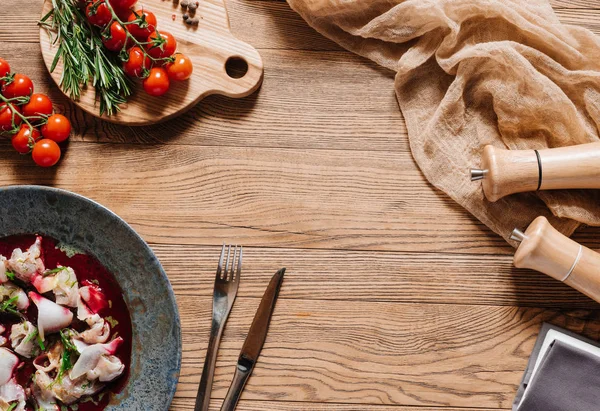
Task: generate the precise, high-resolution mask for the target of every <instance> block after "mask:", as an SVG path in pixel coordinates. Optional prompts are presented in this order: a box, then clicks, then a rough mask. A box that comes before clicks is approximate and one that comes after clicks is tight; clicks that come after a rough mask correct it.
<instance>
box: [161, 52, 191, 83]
mask: <svg viewBox="0 0 600 411" xmlns="http://www.w3.org/2000/svg"><path fill="white" fill-rule="evenodd" d="M173 57H174V58H175V61H174V62H173V63H169V64H167V74H168V75H169V79H171V80H178V81H181V80H187V79H189V78H190V77H191V76H192V71H194V67H193V66H192V61H191V60H190V59H189V58H188V57H187V56H186V55H184V54H181V53H177V54H175V55H174V56H173Z"/></svg>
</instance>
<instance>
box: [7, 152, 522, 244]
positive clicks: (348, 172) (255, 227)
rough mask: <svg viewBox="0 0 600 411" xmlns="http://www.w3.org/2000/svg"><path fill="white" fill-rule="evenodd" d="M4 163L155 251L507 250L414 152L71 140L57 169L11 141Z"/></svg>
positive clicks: (12, 177)
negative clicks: (73, 196)
mask: <svg viewBox="0 0 600 411" xmlns="http://www.w3.org/2000/svg"><path fill="white" fill-rule="evenodd" d="M0 158H1V160H0V165H3V166H4V167H6V168H7V173H6V174H3V175H0V184H3V185H6V184H15V183H23V184H30V183H38V184H39V183H41V184H48V185H54V186H57V187H64V188H69V189H71V190H74V191H76V192H78V193H80V194H82V195H86V196H89V197H91V198H93V199H98V200H101V201H102V203H103V204H104V205H106V206H107V207H109V208H111V209H113V210H114V211H115V212H116V213H117V214H119V215H120V216H122V217H123V218H125V219H126V220H127V221H128V222H129V223H130V224H132V225H133V227H134V228H135V229H137V230H138V231H139V232H140V233H141V234H142V236H143V237H144V238H145V239H146V240H148V241H151V242H155V243H166V244H206V245H218V244H221V243H222V242H223V241H230V240H231V239H237V241H239V242H240V243H242V244H243V245H254V246H261V245H262V246H285V247H294V248H346V249H362V250H395V251H421V252H424V251H452V252H462V253H464V252H468V253H471V252H478V253H492V252H494V253H495V252H499V251H500V252H504V253H511V252H512V248H511V247H510V246H509V245H508V244H506V243H505V242H504V241H503V240H502V239H501V238H500V237H499V236H496V235H493V234H492V233H490V232H489V231H488V230H487V229H486V228H484V226H483V225H482V224H481V223H479V222H477V221H476V220H475V218H474V217H472V216H471V215H470V214H468V213H466V212H464V211H463V210H462V208H460V206H458V205H457V204H456V203H454V202H453V201H452V200H450V199H449V198H448V197H445V196H444V195H442V194H441V193H439V192H437V191H435V190H433V189H431V187H429V186H428V184H427V183H426V181H425V179H424V177H423V176H422V175H421V174H420V172H419V171H418V170H417V168H416V166H415V165H414V164H413V161H412V158H411V157H410V155H409V154H408V153H394V154H392V153H384V152H366V151H364V152H358V151H328V150H295V149H294V150H291V149H263V148H259V149H254V148H232V147H191V146H178V145H152V146H140V145H125V144H89V143H85V144H83V143H82V144H77V143H74V144H71V145H70V146H69V149H68V150H67V152H66V154H65V156H64V158H63V160H62V162H61V164H60V166H59V167H57V168H55V169H53V170H52V171H51V172H50V173H49V172H48V171H47V170H43V169H40V168H38V167H36V166H35V165H34V164H33V163H32V162H31V161H30V159H28V158H20V157H19V156H18V155H17V154H16V153H14V152H13V151H12V150H11V148H9V147H8V146H7V145H2V146H0ZM143 159H149V160H148V161H144V160H143ZM10 167H13V168H12V171H11V170H10ZM89 170H94V171H93V173H90V172H89ZM432 215H435V216H436V218H435V219H432Z"/></svg>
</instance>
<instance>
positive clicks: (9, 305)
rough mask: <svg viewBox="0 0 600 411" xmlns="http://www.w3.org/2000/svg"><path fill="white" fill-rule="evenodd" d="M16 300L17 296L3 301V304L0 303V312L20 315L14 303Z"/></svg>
mask: <svg viewBox="0 0 600 411" xmlns="http://www.w3.org/2000/svg"><path fill="white" fill-rule="evenodd" d="M18 299H19V296H18V295H16V296H14V297H13V298H9V299H8V300H6V301H4V302H3V303H0V311H2V312H5V313H9V314H14V315H21V313H20V312H19V310H18V309H17V304H16V301H17V300H18Z"/></svg>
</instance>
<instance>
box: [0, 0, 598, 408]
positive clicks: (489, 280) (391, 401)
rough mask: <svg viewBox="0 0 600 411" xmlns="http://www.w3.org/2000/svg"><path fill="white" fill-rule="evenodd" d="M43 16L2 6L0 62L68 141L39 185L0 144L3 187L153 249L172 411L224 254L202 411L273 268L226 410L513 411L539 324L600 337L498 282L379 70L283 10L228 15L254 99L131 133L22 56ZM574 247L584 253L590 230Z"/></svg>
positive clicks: (587, 20) (204, 331)
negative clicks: (166, 333)
mask: <svg viewBox="0 0 600 411" xmlns="http://www.w3.org/2000/svg"><path fill="white" fill-rule="evenodd" d="M152 1H157V2H158V1H161V0H148V2H149V3H151V2H152ZM41 2H42V0H30V1H27V2H23V1H22V0H2V6H1V7H0V56H1V57H4V58H6V59H8V60H9V61H10V63H11V65H12V66H13V68H14V69H15V70H18V71H22V72H24V73H27V74H29V75H30V76H31V77H32V79H33V80H34V81H35V83H36V87H37V90H40V91H44V92H48V93H49V94H50V96H51V97H52V98H53V99H54V100H55V101H56V102H57V104H58V106H59V109H60V110H61V111H64V112H65V113H66V114H67V115H68V116H69V117H70V118H71V120H72V121H73V123H74V127H75V129H76V130H77V132H76V135H74V136H73V138H72V141H71V142H70V144H69V147H68V149H67V152H66V155H65V156H64V159H63V160H62V162H61V164H60V166H59V167H57V168H55V169H51V170H45V169H40V168H37V167H35V166H34V165H33V162H32V161H31V160H30V159H28V158H21V157H19V156H18V155H17V154H16V153H15V152H14V151H13V150H12V148H11V147H10V143H8V142H6V141H3V142H1V143H0V152H1V153H0V170H1V172H0V185H10V184H42V185H51V186H55V187H59V188H64V189H67V190H72V191H75V192H77V193H79V194H83V195H85V196H88V197H90V198H92V199H94V200H97V201H99V202H100V203H102V204H104V205H105V206H107V207H109V208H111V209H112V210H114V211H115V212H116V213H117V214H119V215H120V216H122V217H123V218H124V219H125V220H126V221H128V222H129V223H130V224H131V225H132V226H133V227H134V228H135V229H136V230H137V231H138V232H139V233H140V234H141V235H142V236H143V237H144V239H145V240H146V241H148V242H149V243H150V245H151V246H152V247H153V249H154V250H155V252H156V253H157V255H158V257H159V258H160V260H161V262H162V264H163V265H164V268H165V270H166V271H167V273H168V275H169V278H170V280H171V283H172V284H173V288H174V290H175V293H176V295H177V300H178V303H179V309H180V312H181V318H182V325H183V367H182V370H181V378H180V384H179V387H178V390H177V394H176V397H175V400H174V402H173V406H172V410H192V409H193V404H194V397H195V395H196V390H197V386H198V382H199V380H200V370H201V368H202V363H203V361H204V355H205V351H206V346H207V337H208V334H209V326H210V310H211V301H212V300H211V296H212V281H213V276H214V270H215V268H216V262H217V258H218V254H219V250H220V244H222V243H223V242H239V243H241V244H243V245H244V246H245V255H244V272H243V280H242V283H241V287H240V292H239V296H238V299H237V302H236V305H235V307H234V309H233V312H232V315H231V317H230V320H229V323H228V326H227V329H226V331H225V335H224V339H223V342H222V345H221V351H220V353H219V359H218V364H217V370H216V376H215V386H214V390H213V398H214V401H213V404H214V407H213V408H214V410H218V408H219V406H220V402H221V400H222V398H223V397H224V396H225V393H226V390H227V387H228V385H229V382H230V380H231V377H232V375H233V371H234V368H233V367H234V363H235V361H236V359H237V355H238V353H239V350H240V348H241V345H242V343H243V340H244V338H245V335H246V333H247V331H248V328H249V326H250V322H251V320H252V317H253V315H254V311H255V310H256V308H257V306H258V303H259V301H260V297H261V296H262V293H263V291H264V289H265V287H266V285H267V283H268V280H269V278H270V276H271V275H272V274H273V273H274V272H275V271H276V270H277V269H278V268H280V267H282V266H286V267H287V268H288V272H287V274H286V280H285V282H284V286H283V289H282V292H281V296H280V300H279V302H278V304H277V308H276V311H275V315H274V317H273V322H272V325H271V329H270V332H269V336H268V339H267V342H266V345H265V347H264V350H263V352H262V356H261V358H260V360H259V363H258V365H257V368H256V371H255V372H254V375H253V376H252V378H251V379H250V381H249V384H248V386H247V388H246V390H245V392H244V394H243V397H242V401H241V402H240V406H239V407H238V409H239V410H241V411H251V410H252V411H257V410H272V411H294V410H318V411H320V410H336V411H350V410H374V411H391V410H403V411H442V410H446V411H450V410H463V411H472V410H475V409H477V410H479V411H481V410H497V409H509V408H510V406H511V402H512V399H513V396H514V394H515V391H516V387H517V384H518V382H519V380H520V378H521V375H522V372H523V370H524V368H525V365H526V362H527V359H528V356H529V354H530V352H531V349H532V347H533V344H534V341H535V338H536V336H537V333H538V331H539V328H540V324H541V323H542V322H543V321H550V322H552V323H554V324H557V325H561V326H566V327H567V328H569V329H571V330H574V331H576V332H580V333H583V334H584V335H586V336H588V337H591V338H595V339H600V315H599V314H600V311H598V309H599V308H600V307H599V306H598V305H597V304H596V303H593V302H592V301H591V300H588V299H587V298H585V297H583V296H582V295H580V294H578V293H577V292H575V291H573V290H571V289H569V288H567V287H566V286H564V285H562V284H560V283H558V282H556V281H554V280H552V279H550V278H547V277H545V276H544V275H542V274H538V273H535V272H532V271H526V270H518V269H515V268H513V267H512V264H511V254H512V252H513V250H512V249H511V248H510V246H508V245H507V244H506V243H505V242H504V241H503V240H502V239H501V238H500V237H498V236H496V235H494V234H493V233H492V232H490V231H489V230H488V229H487V228H486V227H485V226H483V225H482V224H481V223H479V222H478V221H477V220H476V219H475V218H473V217H472V216H471V215H470V214H469V213H468V212H466V211H465V210H463V209H462V208H461V207H460V206H458V205H457V204H455V203H454V202H453V201H452V200H451V199H449V198H448V197H447V196H446V195H444V194H443V193H441V192H440V191H438V190H436V189H434V188H433V187H432V186H431V185H430V184H428V183H427V181H426V180H425V179H424V177H423V176H422V175H421V173H420V172H419V169H418V168H417V166H416V164H415V163H414V161H413V159H412V157H411V154H410V151H409V147H408V140H407V135H406V127H405V124H404V121H403V119H402V116H401V114H400V112H399V110H398V106H397V103H396V99H395V97H394V91H393V73H390V72H388V71H386V70H384V69H381V68H379V67H377V66H376V65H374V64H372V63H370V62H368V61H366V60H365V59H362V58H359V57H357V56H354V55H353V54H351V53H348V52H346V51H344V50H342V49H341V48H340V47H338V46H337V45H335V44H334V43H332V42H331V41H328V40H326V39H325V38H323V37H321V36H320V35H318V34H317V33H315V32H314V31H312V29H310V28H309V27H308V26H307V25H306V23H304V21H303V20H302V19H300V18H299V17H298V16H297V15H296V14H295V13H294V12H293V11H292V10H291V9H290V8H289V6H288V5H287V4H286V3H285V2H283V1H279V0H252V1H250V0H228V1H227V6H228V8H229V13H230V20H231V26H232V31H233V32H234V34H236V35H237V36H238V37H239V38H241V39H242V40H245V41H247V42H249V43H251V44H253V45H254V46H255V47H256V48H258V49H259V51H260V53H261V55H262V57H263V59H264V63H265V67H266V69H265V80H264V84H263V86H262V89H261V90H259V91H258V92H257V93H256V94H254V95H252V96H250V97H248V98H245V99H243V100H231V99H227V98H222V97H209V98H207V99H206V100H204V101H203V102H202V103H200V104H199V105H198V106H197V107H196V108H195V109H193V110H192V111H191V112H189V113H188V114H186V115H184V116H182V117H180V118H179V119H176V120H173V121H170V122H168V123H165V124H160V125H156V126H153V127H145V128H125V127H119V126H115V125H111V124H108V123H103V122H101V121H99V120H97V119H94V118H93V117H91V116H89V115H86V114H84V113H83V112H81V111H80V110H76V109H75V108H74V107H73V105H72V104H69V103H68V101H67V100H66V99H65V98H63V97H62V96H61V94H60V92H59V91H58V90H57V88H56V87H55V86H54V85H53V84H51V81H50V78H49V75H48V73H47V72H46V69H45V68H44V65H43V62H42V59H41V56H40V51H39V44H38V38H39V36H38V29H37V26H36V21H37V18H38V17H39V12H40V10H41ZM553 6H554V7H555V9H556V12H557V13H558V15H559V17H560V19H561V20H562V21H564V22H568V23H573V24H580V25H583V26H585V27H588V28H590V29H592V30H594V31H596V32H600V0H579V1H567V0H564V1H563V0H555V1H554V2H553ZM575 238H576V239H577V240H578V241H581V242H583V243H584V244H586V245H587V246H590V247H592V248H596V249H598V248H600V230H598V229H583V230H581V231H580V232H578V233H577V234H576V235H575ZM156 303H157V304H160V303H161V302H160V301H157V302H156Z"/></svg>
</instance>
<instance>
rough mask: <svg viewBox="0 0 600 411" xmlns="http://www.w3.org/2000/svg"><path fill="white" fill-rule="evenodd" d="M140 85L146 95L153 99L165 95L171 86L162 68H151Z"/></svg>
mask: <svg viewBox="0 0 600 411" xmlns="http://www.w3.org/2000/svg"><path fill="white" fill-rule="evenodd" d="M142 84H143V86H144V90H146V93H148V94H150V95H151V96H154V97H158V96H162V95H163V94H165V93H166V92H167V91H169V86H170V85H171V83H170V82H169V76H168V74H167V71H166V70H165V69H164V68H162V67H154V68H152V70H150V74H149V75H148V77H146V78H145V79H144V82H143V83H142Z"/></svg>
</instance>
